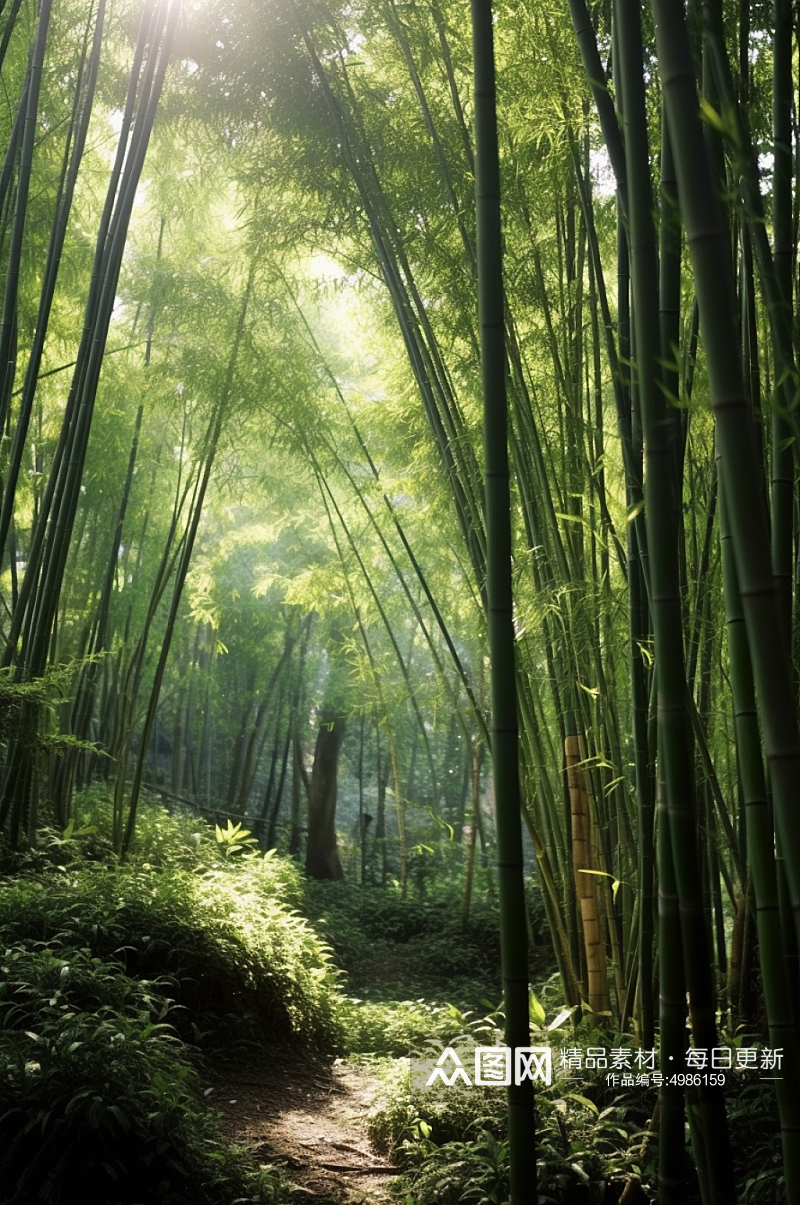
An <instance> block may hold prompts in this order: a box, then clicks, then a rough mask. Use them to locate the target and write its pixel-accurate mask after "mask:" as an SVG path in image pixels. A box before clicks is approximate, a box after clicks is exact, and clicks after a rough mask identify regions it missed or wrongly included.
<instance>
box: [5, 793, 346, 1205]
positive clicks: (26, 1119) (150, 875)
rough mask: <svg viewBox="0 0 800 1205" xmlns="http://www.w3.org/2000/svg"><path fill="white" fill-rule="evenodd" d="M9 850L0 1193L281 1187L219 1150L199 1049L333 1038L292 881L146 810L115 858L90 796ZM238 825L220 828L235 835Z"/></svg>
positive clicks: (317, 958)
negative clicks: (127, 854) (79, 812)
mask: <svg viewBox="0 0 800 1205" xmlns="http://www.w3.org/2000/svg"><path fill="white" fill-rule="evenodd" d="M91 802H92V806H93V813H90V814H88V815H87V814H84V815H83V816H82V817H81V818H80V821H79V822H78V823H76V824H75V825H74V826H72V829H71V830H68V832H67V834H55V833H50V834H45V838H44V839H43V840H42V841H41V843H40V844H39V845H38V847H37V849H35V850H30V851H28V852H27V853H25V854H23V855H21V856H20V855H17V856H16V857H14V858H12V857H11V856H10V855H8V854H7V853H6V855H5V856H4V859H3V861H4V870H5V875H6V877H5V880H4V881H3V882H2V883H0V956H1V957H0V1205H6V1203H8V1205H11V1202H14V1203H15V1205H16V1203H17V1202H19V1205H28V1203H30V1205H33V1202H41V1203H42V1205H57V1203H58V1202H59V1201H61V1200H63V1199H65V1198H66V1196H67V1195H68V1193H69V1192H70V1190H71V1189H73V1188H74V1186H75V1185H78V1184H80V1186H81V1195H82V1198H83V1199H85V1200H87V1201H92V1202H97V1203H98V1205H101V1203H102V1205H105V1203H107V1205H115V1203H117V1202H118V1203H119V1205H133V1203H134V1202H143V1201H147V1202H150V1201H159V1202H165V1203H167V1205H170V1203H173V1202H174V1205H178V1203H185V1202H187V1201H190V1200H191V1201H192V1202H198V1203H200V1205H230V1203H231V1202H234V1201H257V1202H273V1201H277V1200H279V1199H284V1191H283V1188H282V1185H281V1182H280V1179H279V1177H278V1176H277V1175H275V1174H273V1173H271V1172H269V1171H267V1172H261V1173H259V1172H257V1171H256V1169H255V1167H254V1165H253V1164H252V1163H251V1161H250V1159H249V1157H248V1156H247V1155H246V1153H244V1152H242V1151H237V1150H235V1149H234V1148H231V1147H230V1146H227V1145H224V1144H221V1143H220V1142H219V1141H218V1139H217V1136H216V1122H215V1118H214V1116H213V1115H212V1113H211V1112H210V1111H209V1109H208V1105H207V1102H206V1100H205V1097H204V1092H203V1081H202V1071H203V1067H204V1065H205V1064H204V1059H206V1060H207V1059H209V1058H213V1059H219V1058H222V1057H224V1058H230V1057H231V1053H232V1051H233V1050H235V1047H236V1046H237V1044H238V1045H240V1046H246V1045H247V1044H252V1043H256V1042H257V1043H259V1044H260V1045H269V1044H275V1045H278V1044H280V1045H287V1044H291V1045H294V1046H295V1047H296V1048H298V1049H300V1050H305V1051H308V1052H312V1051H317V1052H319V1051H332V1050H334V1049H336V1048H339V1047H341V1043H342V1025H341V1019H340V1017H339V1013H338V1008H339V993H338V989H337V982H338V978H337V972H336V970H335V968H334V967H333V964H332V962H331V958H330V952H329V950H328V949H327V947H326V946H325V945H324V943H323V942H322V941H321V940H320V939H319V938H318V937H317V936H316V934H315V933H314V932H313V930H312V929H311V927H310V926H309V924H308V922H307V921H306V920H305V919H304V918H303V917H301V916H300V915H299V914H298V912H297V911H296V907H295V906H296V904H297V903H298V902H299V900H300V898H301V884H300V878H299V875H298V873H297V871H296V869H295V868H294V867H293V866H292V865H291V864H290V863H288V862H285V861H283V860H280V859H277V858H275V857H272V856H269V857H263V856H261V855H260V854H258V853H257V852H255V851H253V850H252V848H251V847H250V846H249V845H248V843H247V841H246V838H242V834H241V830H239V832H237V831H236V830H235V827H234V826H228V829H227V830H218V831H217V834H216V835H215V832H214V829H213V828H212V829H209V828H208V826H205V825H202V824H201V822H199V821H197V819H196V818H191V820H188V819H187V818H186V817H170V816H169V815H168V814H167V813H166V812H165V811H164V810H163V808H160V807H156V806H148V807H145V809H144V811H143V816H142V824H141V827H140V841H139V849H138V850H137V852H136V853H135V854H134V856H133V857H132V858H131V860H130V862H129V863H128V864H127V865H124V866H114V865H110V864H108V861H107V858H108V845H107V838H106V836H105V834H104V832H103V824H104V817H103V815H102V809H101V808H100V807H99V806H98V802H97V800H93V801H91ZM231 834H233V836H232V835H231Z"/></svg>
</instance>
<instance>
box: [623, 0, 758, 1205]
mask: <svg viewBox="0 0 800 1205" xmlns="http://www.w3.org/2000/svg"><path fill="white" fill-rule="evenodd" d="M616 14H617V47H618V53H619V67H620V82H621V85H622V96H623V111H624V118H625V152H626V158H627V165H628V202H629V216H630V247H631V268H632V282H633V297H634V306H633V318H634V328H635V365H636V374H637V383H638V387H639V397H640V402H641V411H642V425H643V430H644V441H645V458H646V465H647V470H646V474H645V507H646V516H647V528H648V540H649V551H650V558H651V564H650V585H651V595H650V597H651V611H652V617H653V631H654V636H655V648H656V677H657V683H658V717H659V719H658V754H659V764H660V769H659V777H661V776H662V774H663V778H664V781H665V783H666V791H667V805H668V810H669V827H670V838H671V847H672V864H673V868H674V873H675V881H676V885H677V890H678V896H679V900H680V918H681V933H682V939H683V950H684V966H685V974H686V986H687V990H688V992H689V998H690V1012H691V1019H692V1031H693V1038H694V1042H695V1044H696V1045H697V1046H699V1047H703V1048H706V1049H711V1048H713V1047H714V1046H716V1044H717V1033H716V1024H715V998H714V985H713V982H712V978H711V962H710V957H709V951H708V948H707V942H706V931H705V925H704V919H703V917H704V913H703V898H702V886H701V876H700V867H699V865H698V856H697V827H696V823H697V822H696V814H695V784H694V766H693V757H692V752H691V748H690V741H689V722H688V716H687V697H688V691H687V684H686V673H685V662H684V644H683V632H682V615H681V596H680V585H679V576H678V548H679V544H678V539H679V531H678V524H677V522H676V518H677V516H676V509H677V494H676V491H677V482H676V459H675V448H674V423H673V422H672V420H671V417H670V414H669V413H668V408H667V403H666V398H665V397H664V394H663V392H662V390H661V388H660V387H659V384H660V383H659V380H658V378H659V375H660V373H659V369H658V363H659V359H660V361H661V362H662V363H663V362H664V361H665V360H666V359H667V358H668V357H669V355H670V349H669V348H662V347H660V339H659V316H658V294H657V282H658V279H659V265H658V258H657V254H656V242H655V230H654V227H653V220H652V211H653V205H652V192H651V179H650V161H649V146H648V137H647V124H646V116H645V96H644V80H643V76H642V34H641V18H640V11H639V7H638V4H637V3H635V2H631V0H617V5H616ZM670 136H671V141H672V147H673V151H674V152H675V153H677V149H676V148H677V138H676V134H675V131H674V130H673V129H672V126H671V125H670ZM699 1096H700V1101H701V1105H702V1108H703V1114H704V1139H705V1154H706V1159H707V1171H708V1176H709V1184H710V1190H711V1193H712V1198H713V1200H714V1202H716V1203H718V1205H722V1203H723V1202H731V1203H732V1202H734V1201H735V1199H736V1190H735V1186H734V1182H733V1169H732V1163H731V1158H730V1150H729V1146H728V1135H727V1124H726V1119H725V1105H724V1099H723V1096H722V1091H721V1089H719V1088H717V1087H716V1086H711V1085H708V1086H706V1087H704V1088H703V1089H701V1090H700V1092H699ZM696 1156H697V1158H698V1162H699V1161H700V1158H701V1155H700V1152H699V1151H697V1152H696Z"/></svg>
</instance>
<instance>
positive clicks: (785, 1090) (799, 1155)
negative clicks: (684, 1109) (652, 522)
mask: <svg viewBox="0 0 800 1205" xmlns="http://www.w3.org/2000/svg"><path fill="white" fill-rule="evenodd" d="M728 512H729V508H728V506H727V494H726V491H725V490H724V489H723V490H722V491H721V497H720V540H721V544H722V564H723V574H724V588H725V617H726V623H727V628H728V641H729V647H730V662H731V687H732V693H733V708H734V717H735V723H736V749H737V754H738V762H739V772H740V775H741V781H742V794H743V797H744V814H745V823H746V827H747V849H748V855H749V865H750V868H751V874H752V882H753V892H754V895H755V902H756V925H757V929H758V953H759V960H760V963H761V976H762V982H763V985H764V1003H765V1006H766V1010H767V1021H768V1024H769V1035H770V1045H771V1046H772V1047H773V1049H776V1050H777V1049H782V1050H783V1052H784V1060H783V1067H782V1069H781V1077H780V1078H779V1079H777V1080H776V1081H775V1092H776V1097H777V1102H778V1111H779V1114H780V1119H781V1142H782V1145H783V1168H784V1176H785V1178H786V1198H787V1201H788V1202H789V1205H798V1202H800V1141H798V1140H799V1139H800V1097H798V1094H797V1083H798V1076H800V1064H799V1063H798V1040H797V1029H796V1024H795V1018H794V1010H793V1006H792V995H791V990H790V985H789V978H788V975H787V971H786V962H785V960H784V955H783V940H782V934H781V923H780V914H779V907H778V884H777V877H776V868H775V859H774V846H773V832H772V824H771V820H770V814H769V805H768V802H767V790H766V782H765V781H764V769H763V762H762V759H761V738H760V734H759V731H758V714H757V711H756V698H755V689H754V683H753V671H752V667H751V663H750V652H749V649H748V645H747V632H746V630H745V622H744V614H743V609H742V599H741V595H740V592H739V581H738V576H737V572H736V561H735V558H734V554H733V548H732V536H731V531H730V527H729V519H728Z"/></svg>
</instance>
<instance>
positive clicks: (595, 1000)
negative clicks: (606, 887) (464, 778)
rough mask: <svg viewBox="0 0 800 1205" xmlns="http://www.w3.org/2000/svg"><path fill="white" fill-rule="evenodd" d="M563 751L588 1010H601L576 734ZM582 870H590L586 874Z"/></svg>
mask: <svg viewBox="0 0 800 1205" xmlns="http://www.w3.org/2000/svg"><path fill="white" fill-rule="evenodd" d="M564 754H565V758H566V765H567V786H568V788H569V799H570V817H571V825H572V867H573V871H574V874H575V890H576V891H577V896H578V906H579V909H580V917H581V929H582V932H583V946H584V950H585V952H586V979H587V984H586V986H587V1002H588V1004H589V1008H590V1009H591V1011H592V1013H594V1014H602V1013H608V1012H609V1011H610V1008H609V994H608V973H607V970H606V943H605V933H604V925H603V918H602V915H601V911H600V907H599V900H598V891H597V875H596V874H594V873H592V872H594V871H596V870H598V869H599V867H598V866H597V865H596V858H594V857H593V854H592V849H593V846H595V847H596V839H595V840H594V841H593V840H592V836H593V834H592V816H591V806H590V801H589V789H588V785H587V782H586V774H585V772H584V762H585V753H584V750H583V743H582V741H581V738H580V737H579V736H574V735H573V736H567V737H566V738H565V740H564ZM586 871H589V872H590V873H588V874H587V873H585V872H586Z"/></svg>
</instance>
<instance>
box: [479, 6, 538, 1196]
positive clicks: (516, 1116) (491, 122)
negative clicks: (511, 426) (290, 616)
mask: <svg viewBox="0 0 800 1205" xmlns="http://www.w3.org/2000/svg"><path fill="white" fill-rule="evenodd" d="M471 12H472V38H473V41H472V45H473V60H474V71H475V136H476V137H475V141H476V175H475V194H476V208H477V219H478V311H479V322H480V334H481V369H482V380H483V398H484V441H485V443H484V456H485V475H486V530H487V540H486V544H487V582H486V586H487V601H488V612H487V614H488V623H489V655H490V659H491V684H492V686H491V689H492V771H493V778H494V792H495V808H496V814H497V861H498V876H499V884H500V925H501V958H502V968H503V995H504V1008H505V1015H506V1028H505V1039H506V1043H507V1044H508V1045H509V1046H510V1047H511V1048H512V1050H513V1049H515V1048H516V1047H519V1046H527V1045H528V1043H529V1040H530V1039H529V1029H528V971H527V937H526V932H525V924H524V916H525V892H524V885H523V877H522V833H521V830H520V803H521V798H520V779H519V733H518V727H517V692H516V670H515V665H514V622H513V610H512V608H513V602H512V586H511V494H510V487H509V471H508V444H507V439H508V434H507V430H508V428H507V421H508V420H507V409H506V408H507V401H506V349H505V321H504V317H503V275H502V243H501V233H500V167H499V157H498V148H497V112H496V103H497V102H496V92H495V68H494V31H493V27H492V20H493V18H492V5H491V0H472V4H471ZM508 1114H509V1117H508V1131H509V1161H510V1188H511V1205H534V1202H535V1200H536V1155H535V1149H534V1144H535V1140H536V1135H535V1129H534V1116H533V1085H532V1084H531V1083H530V1082H529V1081H528V1080H525V1081H524V1082H523V1083H521V1084H516V1083H514V1084H511V1085H510V1086H509V1089H508Z"/></svg>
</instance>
